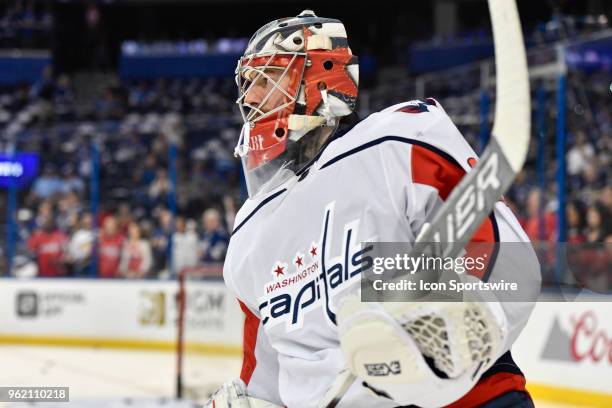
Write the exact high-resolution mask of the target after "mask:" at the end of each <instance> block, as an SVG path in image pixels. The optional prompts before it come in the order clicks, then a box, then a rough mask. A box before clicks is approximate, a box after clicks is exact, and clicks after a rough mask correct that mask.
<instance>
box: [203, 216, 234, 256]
mask: <svg viewBox="0 0 612 408" xmlns="http://www.w3.org/2000/svg"><path fill="white" fill-rule="evenodd" d="M202 224H203V227H204V233H203V235H202V239H201V241H200V260H201V261H203V262H223V259H224V258H225V252H226V251H227V245H228V243H229V237H228V235H227V233H226V232H225V230H224V229H223V227H222V226H221V214H220V213H219V211H217V210H216V209H214V208H209V209H208V210H206V211H204V214H203V215H202Z"/></svg>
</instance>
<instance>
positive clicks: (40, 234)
mask: <svg viewBox="0 0 612 408" xmlns="http://www.w3.org/2000/svg"><path fill="white" fill-rule="evenodd" d="M67 239H68V238H67V237H66V235H64V233H63V232H61V231H60V230H59V229H57V227H56V226H55V222H54V221H53V218H51V217H47V218H46V219H44V220H43V225H42V228H40V229H38V230H37V231H35V232H34V234H32V235H31V236H30V238H29V239H28V249H29V250H30V251H32V252H33V253H34V254H35V255H36V259H37V263H38V276H42V277H56V276H63V275H65V274H66V268H65V266H64V262H63V261H64V246H65V245H66V241H67Z"/></svg>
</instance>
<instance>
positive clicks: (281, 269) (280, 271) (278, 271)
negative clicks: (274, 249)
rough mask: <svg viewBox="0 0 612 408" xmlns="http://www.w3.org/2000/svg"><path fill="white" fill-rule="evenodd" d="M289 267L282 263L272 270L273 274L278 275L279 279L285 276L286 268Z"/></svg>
mask: <svg viewBox="0 0 612 408" xmlns="http://www.w3.org/2000/svg"><path fill="white" fill-rule="evenodd" d="M286 267H287V265H283V264H281V263H280V262H279V263H277V264H276V268H274V269H273V270H272V274H276V276H275V277H279V276H281V275H284V274H285V268H286Z"/></svg>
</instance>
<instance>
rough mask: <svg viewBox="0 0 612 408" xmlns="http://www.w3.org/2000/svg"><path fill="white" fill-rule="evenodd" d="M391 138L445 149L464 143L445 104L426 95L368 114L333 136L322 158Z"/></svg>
mask: <svg viewBox="0 0 612 408" xmlns="http://www.w3.org/2000/svg"><path fill="white" fill-rule="evenodd" d="M390 139H393V140H401V139H404V140H407V141H417V142H422V143H428V144H431V145H433V146H435V147H436V148H441V149H442V150H445V151H446V150H452V149H455V148H456V147H457V146H456V145H457V144H458V143H459V144H461V143H465V140H464V139H463V137H462V136H461V134H460V133H459V131H458V129H457V128H456V127H455V125H454V124H453V122H452V120H451V119H450V117H449V116H448V115H447V113H446V111H445V110H444V108H443V107H442V105H441V104H440V103H439V102H438V101H437V100H435V99H433V98H426V99H425V100H411V101H406V102H402V103H398V104H395V105H392V106H390V107H388V108H386V109H383V110H381V111H379V112H376V113H373V114H371V115H369V116H368V117H367V118H365V119H363V120H362V121H361V122H359V123H358V124H357V125H356V126H355V127H353V128H352V129H351V130H350V131H349V132H347V133H346V134H345V135H343V136H342V137H340V138H338V139H336V140H334V141H333V142H332V143H331V144H330V145H329V146H328V148H327V149H326V150H325V151H324V153H323V155H322V157H321V159H322V160H323V161H325V160H326V159H330V158H333V157H335V156H338V155H343V154H345V153H346V152H348V151H351V150H353V149H357V148H362V147H363V146H369V145H379V144H381V145H382V143H381V142H382V141H387V140H390Z"/></svg>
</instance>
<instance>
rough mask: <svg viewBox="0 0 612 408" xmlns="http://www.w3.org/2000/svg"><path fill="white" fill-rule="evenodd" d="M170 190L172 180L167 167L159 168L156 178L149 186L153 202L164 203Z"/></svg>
mask: <svg viewBox="0 0 612 408" xmlns="http://www.w3.org/2000/svg"><path fill="white" fill-rule="evenodd" d="M169 192H170V180H169V179H168V173H166V170H165V169H158V170H157V175H156V176H155V180H153V182H152V183H151V185H150V186H149V198H150V199H151V201H152V202H153V203H160V202H161V203H163V202H165V201H166V199H167V197H168V193H169Z"/></svg>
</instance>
